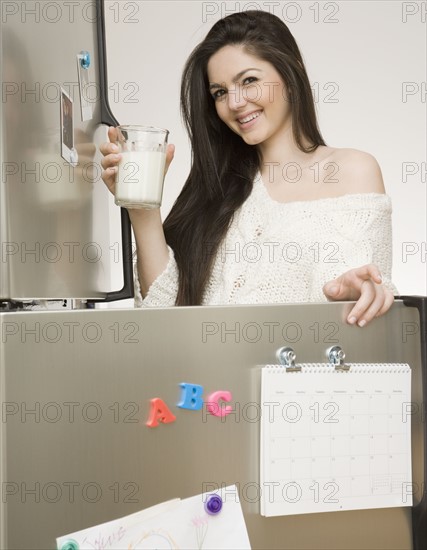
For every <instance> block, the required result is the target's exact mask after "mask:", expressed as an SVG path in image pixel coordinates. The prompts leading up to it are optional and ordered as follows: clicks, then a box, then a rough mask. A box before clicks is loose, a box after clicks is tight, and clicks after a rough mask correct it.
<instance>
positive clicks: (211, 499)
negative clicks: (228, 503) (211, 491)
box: [205, 495, 222, 516]
mask: <svg viewBox="0 0 427 550" xmlns="http://www.w3.org/2000/svg"><path fill="white" fill-rule="evenodd" d="M221 508H222V498H221V497H220V496H218V495H209V496H208V498H207V500H206V502H205V510H206V512H207V513H208V514H210V515H211V516H214V515H215V514H219V513H220V512H221Z"/></svg>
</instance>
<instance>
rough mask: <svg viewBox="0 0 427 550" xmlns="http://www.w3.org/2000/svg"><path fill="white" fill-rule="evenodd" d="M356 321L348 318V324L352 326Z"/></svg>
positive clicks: (354, 318)
mask: <svg viewBox="0 0 427 550" xmlns="http://www.w3.org/2000/svg"><path fill="white" fill-rule="evenodd" d="M356 321H357V319H356V317H349V318H348V322H349V323H350V325H354V323H355V322H356Z"/></svg>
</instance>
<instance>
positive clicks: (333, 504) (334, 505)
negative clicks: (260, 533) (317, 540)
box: [261, 364, 412, 515]
mask: <svg viewBox="0 0 427 550" xmlns="http://www.w3.org/2000/svg"><path fill="white" fill-rule="evenodd" d="M410 374H411V372H410V368H409V366H408V365H402V364H398V365H396V364H390V365H383V364H381V365H380V366H378V365H363V366H362V365H356V366H353V372H352V373H350V372H340V373H337V372H336V371H334V370H333V368H332V367H331V366H326V365H312V366H310V365H305V366H304V370H302V372H300V373H298V372H297V373H287V372H286V370H285V369H284V368H283V367H265V368H264V369H263V374H262V404H263V405H264V409H263V412H264V410H265V405H266V404H267V403H268V404H270V405H271V404H274V405H275V406H274V416H273V418H272V417H271V414H268V415H267V414H265V415H264V414H263V420H262V437H261V445H262V447H263V453H262V455H261V456H262V463H261V482H262V483H264V484H265V483H267V484H268V483H270V484H275V483H277V484H278V485H277V486H275V487H276V488H277V490H275V491H274V495H273V497H271V495H269V500H266V499H263V501H262V506H261V508H262V510H261V513H265V515H282V514H294V513H298V514H299V513H310V512H320V511H333V510H336V511H338V510H348V509H355V508H377V507H388V506H403V505H411V502H412V501H411V498H410V495H409V494H406V493H405V490H406V487H407V486H408V484H410V482H411V479H412V478H411V448H410V445H411V442H410V419H409V418H408V419H406V418H405V417H404V414H403V413H404V410H405V404H406V403H408V402H409V401H410V395H411V393H410ZM270 408H271V407H270ZM405 420H406V421H405Z"/></svg>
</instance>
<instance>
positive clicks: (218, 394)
mask: <svg viewBox="0 0 427 550" xmlns="http://www.w3.org/2000/svg"><path fill="white" fill-rule="evenodd" d="M220 399H222V400H223V401H227V403H229V402H230V401H231V399H232V398H231V392H229V391H215V392H213V393H211V394H210V395H209V396H208V398H207V400H206V408H207V410H208V412H209V413H210V414H212V415H213V416H227V414H230V413H231V411H232V410H233V407H230V406H227V407H220V406H219V403H218V401H219V400H220Z"/></svg>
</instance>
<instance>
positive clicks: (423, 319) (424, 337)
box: [395, 296, 427, 550]
mask: <svg viewBox="0 0 427 550" xmlns="http://www.w3.org/2000/svg"><path fill="white" fill-rule="evenodd" d="M395 298H396V300H403V303H404V304H405V306H408V307H416V308H417V309H418V312H419V314H420V339H421V342H420V344H421V367H422V386H423V401H422V404H421V407H422V408H423V410H422V415H423V416H422V418H424V422H423V440H424V441H423V449H424V469H423V470H424V487H423V489H422V491H423V493H422V498H421V500H420V502H419V503H418V504H417V505H416V506H413V507H412V541H413V550H424V549H425V548H427V494H426V489H425V483H426V481H427V425H426V421H425V419H426V418H427V297H426V296H396V297H395Z"/></svg>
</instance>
